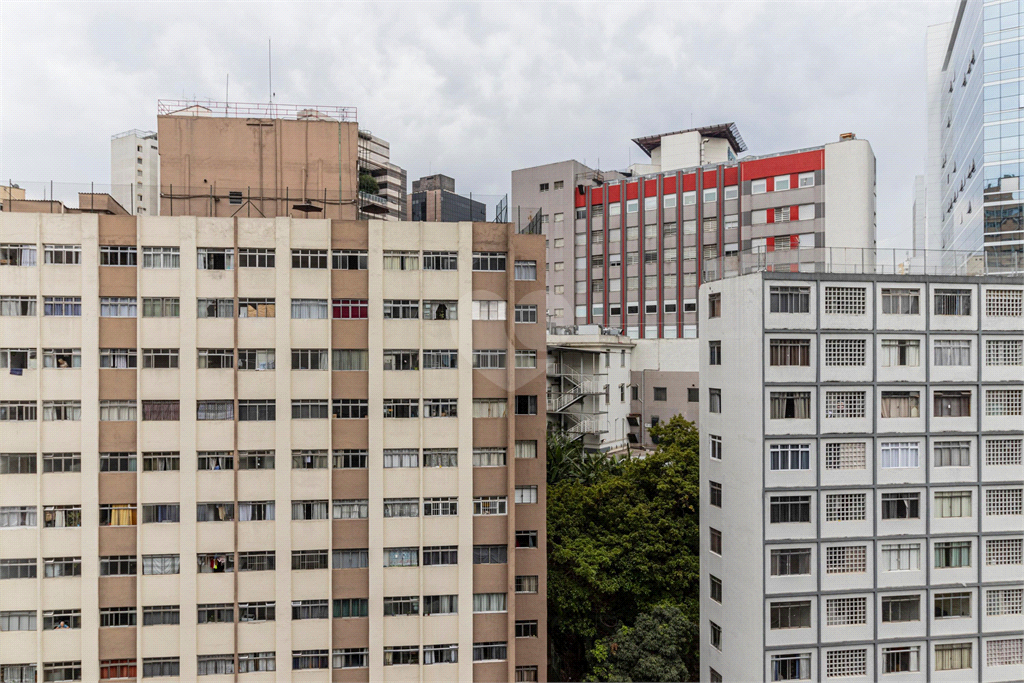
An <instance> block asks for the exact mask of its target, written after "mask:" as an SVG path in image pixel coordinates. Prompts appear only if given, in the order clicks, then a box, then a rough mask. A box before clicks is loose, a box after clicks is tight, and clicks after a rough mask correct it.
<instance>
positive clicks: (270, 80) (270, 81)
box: [267, 38, 274, 104]
mask: <svg viewBox="0 0 1024 683" xmlns="http://www.w3.org/2000/svg"><path fill="white" fill-rule="evenodd" d="M270 56H271V53H270V38H267V90H269V91H270V104H273V103H274V67H273V62H271V59H270Z"/></svg>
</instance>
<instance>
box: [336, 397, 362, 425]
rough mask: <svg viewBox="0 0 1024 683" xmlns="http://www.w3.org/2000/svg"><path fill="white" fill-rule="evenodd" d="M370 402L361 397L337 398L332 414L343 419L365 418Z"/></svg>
mask: <svg viewBox="0 0 1024 683" xmlns="http://www.w3.org/2000/svg"><path fill="white" fill-rule="evenodd" d="M368 410H369V403H368V402H367V400H366V399H361V398H336V399H334V402H333V404H332V406H331V414H332V415H333V416H334V417H335V418H337V419H341V420H348V419H361V418H365V417H366V415H367V412H368Z"/></svg>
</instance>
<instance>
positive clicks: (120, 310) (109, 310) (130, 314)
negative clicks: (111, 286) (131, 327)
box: [100, 296, 137, 318]
mask: <svg viewBox="0 0 1024 683" xmlns="http://www.w3.org/2000/svg"><path fill="white" fill-rule="evenodd" d="M136 313H137V308H136V304H135V297H133V296H120V297H118V296H104V297H100V317H101V318H134V317H135V316H136Z"/></svg>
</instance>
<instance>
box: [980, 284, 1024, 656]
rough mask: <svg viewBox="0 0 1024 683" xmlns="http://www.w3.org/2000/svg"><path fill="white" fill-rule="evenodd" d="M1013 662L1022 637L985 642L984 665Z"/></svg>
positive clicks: (1021, 650)
mask: <svg viewBox="0 0 1024 683" xmlns="http://www.w3.org/2000/svg"><path fill="white" fill-rule="evenodd" d="M1019 293H1020V292H1018V294H1019ZM1017 310H1018V311H1019V310H1020V299H1018V300H1017ZM1018 315H1019V313H1018ZM1014 664H1016V665H1020V664H1024V638H1006V639H1002V640H990V641H988V642H987V643H985V665H986V666H1010V665H1014Z"/></svg>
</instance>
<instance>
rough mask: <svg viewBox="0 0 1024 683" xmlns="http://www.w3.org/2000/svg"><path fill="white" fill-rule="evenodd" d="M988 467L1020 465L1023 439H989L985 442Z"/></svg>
mask: <svg viewBox="0 0 1024 683" xmlns="http://www.w3.org/2000/svg"><path fill="white" fill-rule="evenodd" d="M985 464H986V465H1020V464H1021V439H989V440H987V441H986V442H985Z"/></svg>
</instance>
